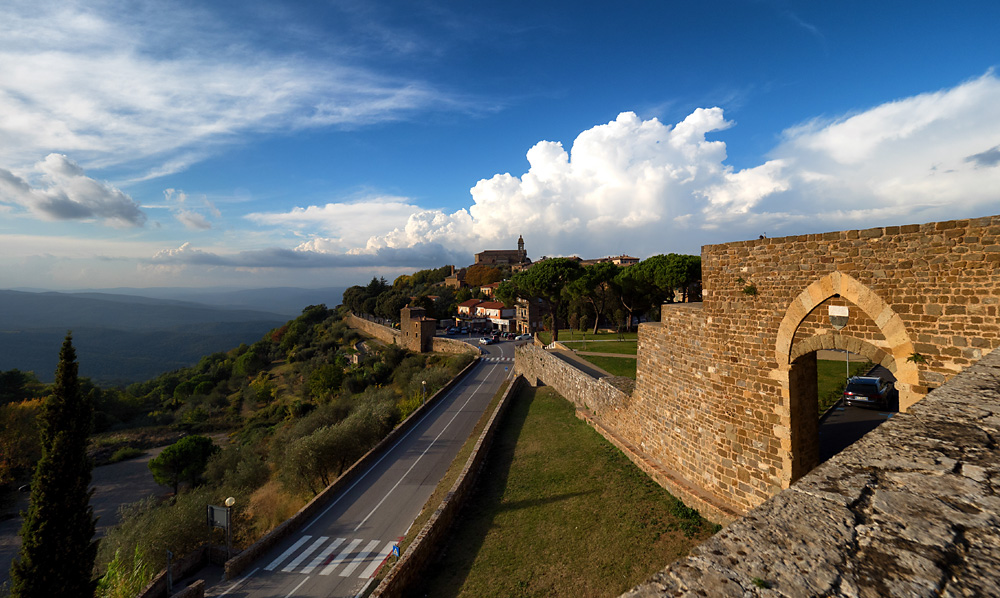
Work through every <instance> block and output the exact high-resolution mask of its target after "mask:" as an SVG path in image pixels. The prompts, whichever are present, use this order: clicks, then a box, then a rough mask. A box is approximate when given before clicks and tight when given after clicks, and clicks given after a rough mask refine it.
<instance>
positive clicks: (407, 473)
mask: <svg viewBox="0 0 1000 598" xmlns="http://www.w3.org/2000/svg"><path fill="white" fill-rule="evenodd" d="M497 367H498V366H493V369H492V370H490V372H489V374H486V377H485V378H483V381H482V382H480V383H479V386H477V387H476V390H474V391H472V393H471V394H470V395H469V398H468V399H465V402H464V403H462V406H461V407H459V408H458V409H457V410H456V411H455V414H454V415H452V416H451V419H450V420H448V423H447V424H445V425H444V427H443V428H441V431H440V432H438V435H437V436H435V437H434V440H432V441H431V442H430V444H428V445H427V448H425V449H424V452H422V453H420V456H419V457H417V460H416V461H414V462H413V464H412V465H410V468H409V469H407V470H406V473H404V474H403V475H401V476H400V477H399V480H398V481H396V483H395V484H393V486H392V488H390V489H389V491H388V492H386V493H385V496H383V497H382V500H380V501H378V504H377V505H375V508H374V509H372V510H371V511H370V512H369V513H368V514H367V515H365V518H364V519H362V520H361V523H359V524H358V526H357V527H356V528H354V531H358V530H359V529H361V526H362V525H364V524H365V522H366V521H368V519H369V518H370V517H371V516H372V515H374V514H375V511H377V510H378V508H379V507H381V506H382V503H384V502H385V501H386V499H387V498H389V495H390V494H392V493H393V492H394V491H395V490H396V488H398V487H399V485H400V484H402V483H403V480H404V479H405V478H406V476H408V475H410V472H411V471H413V468H414V467H416V466H417V463H420V460H421V459H423V458H424V455H426V454H427V451H429V450H431V448H433V446H434V444H435V443H436V442H437V441H438V439H439V438H441V435H442V434H444V433H445V432H446V431H447V430H448V428H449V427H450V426H451V424H452V422H454V421H455V418H456V417H458V414H459V413H461V412H462V410H463V409H465V407H466V406H467V405H468V404H469V401H471V400H472V399H473V398H474V397H475V396H476V393H477V392H479V389H480V388H482V387H483V384H486V381H487V380H489V377H490V374H492V373H493V370H495V369H497Z"/></svg>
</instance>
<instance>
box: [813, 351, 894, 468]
mask: <svg viewBox="0 0 1000 598" xmlns="http://www.w3.org/2000/svg"><path fill="white" fill-rule="evenodd" d="M870 375H872V376H881V377H883V378H885V379H886V380H891V381H893V382H895V381H896V378H895V376H893V375H892V373H891V372H890V371H889V370H887V369H885V368H883V367H881V366H879V367H877V368H875V370H873V371H872V373H871V374H870ZM898 411H899V393H898V392H897V391H896V390H895V389H893V390H892V392H891V393H890V395H889V408H888V409H869V408H866V407H847V406H846V405H844V403H843V401H841V403H839V404H838V405H837V406H836V407H834V409H833V411H831V412H830V414H829V415H828V416H827V417H826V419H824V420H823V421H821V422H820V425H819V458H820V462H821V463H822V462H823V461H826V460H827V459H829V458H830V457H832V456H834V455H836V454H837V453H839V452H840V451H842V450H844V449H845V448H847V447H848V446H850V445H852V444H854V443H855V442H856V441H857V440H858V439H860V438H861V437H862V436H864V435H865V434H867V433H868V432H871V431H872V430H874V429H875V428H877V427H878V426H879V424H881V423H882V422H884V421H886V420H887V419H889V418H890V417H892V416H893V415H895V414H896V413H897V412H898Z"/></svg>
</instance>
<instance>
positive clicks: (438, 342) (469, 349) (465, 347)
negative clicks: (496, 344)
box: [431, 336, 479, 355]
mask: <svg viewBox="0 0 1000 598" xmlns="http://www.w3.org/2000/svg"><path fill="white" fill-rule="evenodd" d="M431 351H434V352H435V353H471V354H473V355H479V349H477V348H476V347H473V346H472V345H470V344H469V343H463V342H462V341H456V340H455V339H452V338H445V337H442V336H435V337H434V338H433V339H431Z"/></svg>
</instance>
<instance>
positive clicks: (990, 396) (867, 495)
mask: <svg viewBox="0 0 1000 598" xmlns="http://www.w3.org/2000/svg"><path fill="white" fill-rule="evenodd" d="M998 438H1000V351H998V352H994V353H992V354H990V355H988V356H986V357H984V358H983V359H982V360H981V361H979V363H977V364H976V365H974V366H972V367H971V368H969V369H967V370H966V371H964V372H962V373H961V374H959V375H957V376H955V377H954V378H953V379H951V380H950V381H949V382H948V383H946V384H945V385H944V386H942V387H940V388H938V389H937V390H935V391H933V392H932V393H931V394H930V395H928V396H927V398H925V399H924V400H922V401H921V402H920V403H917V404H916V405H914V406H913V407H912V408H911V409H910V410H909V411H908V412H907V413H901V414H898V415H896V416H894V417H892V418H891V419H890V420H889V421H887V422H886V423H884V424H882V425H881V426H879V427H878V428H877V429H876V430H874V431H872V432H870V433H869V434H867V435H866V436H865V437H864V438H862V439H861V440H860V441H858V442H857V443H855V444H854V445H852V446H850V447H848V448H847V449H845V450H844V451H843V452H841V453H840V454H838V455H837V456H835V457H833V458H832V459H830V460H829V461H827V462H826V463H824V464H823V465H821V466H819V467H818V468H816V469H815V470H813V471H812V472H811V473H809V474H808V475H806V476H805V477H803V478H802V479H800V480H799V481H797V482H796V483H794V484H793V485H792V486H791V487H790V488H789V489H787V490H784V491H782V492H781V493H779V494H778V495H776V496H774V497H773V498H771V499H769V500H768V501H766V502H765V503H764V504H763V505H761V506H760V507H758V508H756V509H754V510H752V511H751V512H750V513H748V514H747V515H746V517H744V518H743V519H740V520H738V521H737V522H735V523H733V524H731V525H730V526H728V527H727V528H725V529H724V530H722V531H721V532H719V533H718V534H716V535H715V536H713V537H712V538H710V539H709V540H708V541H706V542H705V543H703V544H701V545H700V546H698V547H697V548H695V549H694V550H693V551H692V552H691V554H689V555H688V556H687V557H685V558H683V559H681V560H679V561H676V562H674V563H672V564H670V565H668V566H667V567H666V568H665V569H663V570H662V571H661V572H660V573H658V574H656V575H655V576H653V577H652V578H651V579H650V580H649V581H647V582H646V583H643V584H641V585H639V586H637V587H636V588H634V589H633V590H631V591H629V592H627V593H625V594H623V598H653V597H665V596H670V597H672V598H687V597H691V598H695V597H700V596H750V597H752V596H787V597H795V598H800V597H801V598H808V597H814V596H815V597H819V596H927V597H932V596H996V595H1000V582H998V580H1000V551H998V548H997V547H998V546H1000V497H998V496H997V494H996V488H997V486H998V484H1000V447H998V444H997V439H998Z"/></svg>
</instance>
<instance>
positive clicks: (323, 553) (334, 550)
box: [264, 536, 396, 578]
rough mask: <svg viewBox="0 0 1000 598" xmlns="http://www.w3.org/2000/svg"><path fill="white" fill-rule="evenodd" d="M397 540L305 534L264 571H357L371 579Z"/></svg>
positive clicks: (344, 573) (343, 573) (349, 573)
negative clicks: (384, 540)
mask: <svg viewBox="0 0 1000 598" xmlns="http://www.w3.org/2000/svg"><path fill="white" fill-rule="evenodd" d="M310 540H312V542H310ZM395 543H396V542H395V541H394V540H389V541H388V542H383V541H382V540H364V539H362V538H352V539H350V541H348V539H347V538H333V539H331V538H330V537H329V536H320V537H318V538H316V539H313V537H312V536H302V537H301V538H299V539H298V541H296V542H295V543H294V544H292V545H291V546H290V547H289V548H288V550H286V551H285V552H283V553H281V554H280V555H278V557H277V558H276V559H274V560H273V561H271V562H270V564H268V565H267V566H266V567H264V570H265V571H274V570H279V571H281V572H282V573H302V574H310V573H313V572H317V573H318V574H319V575H333V573H334V572H336V573H337V574H338V575H339V576H340V577H351V576H352V575H354V574H355V573H357V577H360V578H369V577H371V576H372V575H374V574H375V571H376V570H378V567H379V565H381V564H382V561H384V560H385V558H386V557H387V556H389V553H391V552H392V547H393V545H394V544H395ZM380 546H381V548H380ZM359 547H360V548H359ZM314 554H315V555H316V556H313V555H314ZM310 557H312V559H311V560H310ZM283 563H284V566H282V564H283ZM279 567H280V569H279ZM338 569H339V570H338Z"/></svg>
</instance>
